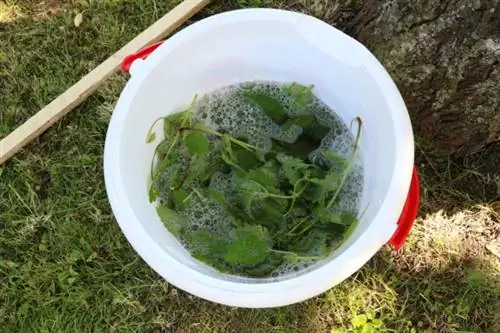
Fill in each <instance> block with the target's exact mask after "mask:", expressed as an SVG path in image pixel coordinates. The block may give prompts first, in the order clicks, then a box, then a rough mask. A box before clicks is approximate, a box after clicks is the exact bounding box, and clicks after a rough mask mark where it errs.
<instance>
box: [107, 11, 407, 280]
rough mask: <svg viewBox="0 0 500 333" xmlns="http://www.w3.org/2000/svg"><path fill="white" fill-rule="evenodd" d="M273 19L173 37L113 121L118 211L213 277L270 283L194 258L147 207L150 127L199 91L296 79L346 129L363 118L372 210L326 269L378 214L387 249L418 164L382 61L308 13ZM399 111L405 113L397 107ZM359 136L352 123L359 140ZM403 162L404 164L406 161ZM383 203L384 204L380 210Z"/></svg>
mask: <svg viewBox="0 0 500 333" xmlns="http://www.w3.org/2000/svg"><path fill="white" fill-rule="evenodd" d="M271 16H272V15H268V14H265V15H261V16H259V17H261V19H259V20H258V21H256V20H255V19H254V20H241V22H236V23H235V22H229V21H228V22H226V23H225V22H224V20H219V21H220V23H217V22H216V23H214V24H211V25H209V28H199V29H197V30H196V27H195V26H196V25H195V26H193V27H192V28H193V30H194V32H192V33H190V34H185V35H182V33H183V32H181V33H180V34H179V36H175V37H174V38H172V40H171V41H170V40H167V41H166V43H165V44H164V45H162V46H161V47H160V48H159V49H158V50H157V51H156V52H154V54H153V55H152V56H151V57H150V58H149V59H147V60H146V61H145V62H143V63H142V62H141V63H140V62H137V63H135V64H134V65H133V66H132V78H131V80H130V81H129V83H128V85H127V87H126V89H125V90H124V92H123V94H122V96H123V97H121V99H124V101H121V102H119V103H118V105H117V109H116V111H115V112H117V113H118V112H121V113H124V114H126V116H124V115H123V116H118V115H117V117H119V120H113V121H115V123H113V122H112V124H111V125H110V126H116V127H119V128H120V130H119V131H116V133H118V135H119V137H118V138H114V139H113V140H118V143H116V145H114V147H117V149H118V151H116V152H112V153H110V154H113V156H115V157H116V158H118V159H119V163H118V164H117V165H119V170H115V171H116V172H115V173H114V175H112V176H111V177H113V178H115V179H114V180H113V181H114V182H115V184H118V183H119V184H120V187H121V188H123V189H124V190H125V197H126V198H127V200H126V202H122V203H121V204H125V205H128V206H129V208H130V209H131V212H133V215H134V216H133V217H131V220H132V221H135V222H134V223H138V224H140V228H142V229H143V230H144V231H145V232H146V233H147V234H148V235H149V237H150V239H151V240H152V241H153V242H154V243H155V244H156V245H157V246H158V247H159V248H161V249H162V250H163V251H164V252H165V253H166V254H168V255H169V256H171V257H173V258H175V259H176V260H178V261H179V262H181V263H182V264H183V265H184V266H187V267H191V268H193V269H195V270H196V271H197V272H199V273H201V274H203V275H205V276H210V277H213V278H215V279H220V280H226V281H227V280H232V281H238V282H245V283H264V282H271V281H269V280H266V279H264V280H262V279H261V280H255V279H246V278H241V277H231V276H227V275H222V274H220V273H218V272H216V271H215V270H213V269H211V268H210V267H208V266H205V265H204V264H201V263H199V262H198V261H196V260H194V259H193V258H191V256H190V255H189V253H188V252H187V251H186V250H185V249H184V248H183V247H182V246H181V245H180V244H179V243H178V242H177V240H176V239H175V238H174V237H173V236H172V235H170V234H169V233H168V231H167V230H166V229H165V227H164V226H163V225H162V223H161V222H160V220H159V218H158V217H157V214H156V211H155V205H154V204H151V203H149V201H148V191H147V184H148V178H149V177H150V166H151V161H152V159H153V153H154V149H155V146H156V145H157V144H158V143H159V142H160V140H161V138H162V131H161V124H160V125H159V126H157V131H156V132H157V136H158V137H157V140H156V141H155V142H154V143H152V144H146V142H145V138H146V135H147V132H148V129H149V128H150V126H151V124H152V123H153V122H154V121H155V120H156V119H157V118H158V117H162V116H165V115H166V114H168V113H172V112H175V111H179V110H181V109H184V108H186V106H188V105H189V103H190V102H191V101H192V98H193V96H194V95H195V94H203V93H206V92H208V91H211V90H213V89H217V88H220V87H224V86H227V85H230V84H234V83H239V82H244V81H253V80H272V81H282V82H292V81H296V82H299V83H302V84H314V85H315V90H314V92H315V94H316V95H317V96H318V97H320V98H321V99H322V100H323V101H324V102H325V103H327V104H328V105H329V106H330V107H331V108H332V109H333V110H335V111H336V113H337V114H338V115H339V116H340V117H341V118H342V119H343V120H344V121H345V123H346V124H350V123H351V121H352V120H353V119H354V118H355V117H357V116H360V117H361V118H362V120H363V131H362V136H361V143H360V147H361V151H362V163H363V165H364V189H363V195H362V200H361V207H362V209H364V208H366V212H365V214H364V215H363V218H362V220H361V222H360V224H359V226H358V227H357V229H356V231H355V232H354V233H353V235H352V236H351V237H350V238H349V240H348V241H347V242H346V243H345V244H344V245H343V246H342V247H341V248H340V249H339V250H338V251H336V252H335V253H334V254H333V255H332V256H331V257H330V258H329V259H328V260H325V261H324V262H322V263H320V264H319V265H320V266H322V265H325V264H327V263H332V261H335V258H337V257H338V256H339V255H341V254H342V253H344V252H345V251H349V249H350V248H351V247H352V245H353V244H355V243H356V242H358V241H359V239H360V237H361V236H362V235H363V234H364V233H365V232H366V230H367V229H368V228H369V226H370V225H371V224H372V223H373V222H374V219H375V217H377V214H380V212H381V211H384V212H385V213H384V214H385V216H378V221H379V222H378V223H379V228H375V229H373V228H372V230H371V235H370V239H373V242H375V243H377V244H378V247H377V246H375V248H376V249H378V248H380V246H382V244H384V243H385V242H387V241H388V239H389V238H390V236H391V235H392V232H393V231H394V228H395V224H396V221H397V217H398V215H399V212H400V211H401V208H402V203H403V202H404V196H405V195H406V193H407V190H408V185H409V175H410V174H411V166H412V164H413V159H412V158H413V157H412V156H413V138H412V133H411V127H409V126H408V124H409V120H408V117H407V114H406V109H405V108H404V104H403V103H402V100H401V98H400V96H399V94H398V93H397V90H396V88H395V86H394V85H393V83H392V81H391V80H390V78H389V76H388V75H387V73H386V72H385V71H384V70H383V68H382V67H381V66H380V64H379V63H378V62H377V61H376V60H375V58H374V57H373V56H372V55H371V54H370V53H369V52H368V50H366V49H365V48H364V47H363V46H361V45H360V44H359V43H357V42H356V41H354V40H353V39H350V38H348V37H347V36H345V35H344V34H342V33H341V32H338V31H337V30H335V29H333V28H331V27H325V24H324V23H322V22H320V21H318V20H315V19H310V18H308V17H305V16H300V17H299V19H289V18H287V19H282V20H280V19H273V18H271ZM211 19H214V18H211ZM214 21H216V20H214ZM176 37H178V38H176ZM170 43H172V44H170ZM169 44H170V45H169ZM125 94H127V96H124V95H125ZM401 106H402V109H397V108H401ZM123 108H126V110H124V109H123ZM356 129H357V126H356V125H353V126H352V131H353V133H354V132H355V131H356ZM402 142H403V143H402ZM398 144H399V146H398ZM401 145H406V146H408V149H410V150H411V151H409V152H408V154H404V156H403V155H401ZM107 148H108V147H107ZM110 156H111V155H110ZM408 156H411V158H410V157H408ZM402 157H403V158H404V159H405V161H401V158H402ZM399 167H404V168H407V169H408V170H407V172H406V171H405V172H406V173H408V177H406V176H405V177H406V178H407V179H406V178H405V177H403V178H401V179H400V181H401V182H402V183H403V184H401V186H400V187H401V192H402V193H400V195H401V196H402V197H403V198H402V199H400V200H399V202H398V201H396V202H394V203H393V205H394V206H395V207H394V208H393V209H392V208H390V207H389V206H390V205H391V203H388V202H387V194H388V192H389V188H390V186H394V182H395V181H398V180H395V179H394V177H396V176H395V175H397V174H398V173H397V172H396V171H397V170H398V168H399ZM112 172H113V171H110V173H112ZM406 173H405V174H406ZM117 177H119V179H118V178H117ZM404 182H406V183H407V184H404ZM391 184H392V185H391ZM383 206H387V207H385V209H383V208H384V207H383ZM114 210H116V209H115V207H114ZM384 219H385V220H386V221H383V220H384ZM376 249H375V251H376ZM373 254H374V253H371V254H370V255H369V256H372V255H373ZM353 260H355V258H353ZM362 264H363V263H361V265H362ZM316 268H317V267H316V266H313V267H312V268H311V269H316ZM358 268H359V267H358ZM302 273H303V272H299V273H297V274H302ZM294 277H295V275H290V276H285V277H283V278H281V279H291V278H294Z"/></svg>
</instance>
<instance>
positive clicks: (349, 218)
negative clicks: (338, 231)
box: [340, 212, 358, 226]
mask: <svg viewBox="0 0 500 333" xmlns="http://www.w3.org/2000/svg"><path fill="white" fill-rule="evenodd" d="M357 221H358V219H357V217H356V215H354V214H353V213H348V212H344V213H342V214H340V223H341V224H343V225H345V226H351V225H353V224H356V223H357Z"/></svg>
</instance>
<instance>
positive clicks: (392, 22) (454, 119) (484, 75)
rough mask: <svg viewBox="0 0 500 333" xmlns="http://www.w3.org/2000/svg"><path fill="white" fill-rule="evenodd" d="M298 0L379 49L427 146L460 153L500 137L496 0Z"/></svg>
mask: <svg viewBox="0 0 500 333" xmlns="http://www.w3.org/2000/svg"><path fill="white" fill-rule="evenodd" d="M300 2H301V4H302V9H303V10H304V11H306V12H309V13H310V14H313V15H316V16H318V17H320V18H322V19H323V20H325V21H328V22H329V23H331V24H333V25H335V26H337V27H338V28H340V29H341V30H343V31H345V32H346V33H348V34H349V35H351V36H352V37H354V38H356V39H357V40H359V41H360V42H362V43H363V44H364V45H366V46H367V47H368V48H369V49H370V50H371V51H372V52H373V53H374V54H375V55H376V56H377V58H378V59H379V60H380V62H381V63H382V64H383V65H384V66H385V67H386V69H387V70H388V72H389V73H390V74H391V76H392V78H393V79H394V81H395V82H396V84H397V86H398V87H399V89H400V91H401V93H402V95H403V98H404V100H405V102H406V105H407V107H408V109H409V112H410V115H411V118H412V123H413V127H414V130H415V132H416V133H417V134H418V135H419V137H420V138H421V139H423V142H425V144H426V145H427V147H434V148H437V150H439V151H442V152H445V153H449V154H455V155H456V156H460V155H461V156H464V155H469V154H471V153H474V152H477V151H479V150H481V149H483V148H485V147H486V146H487V145H489V144H491V143H493V142H498V141H500V0H483V1H481V0H444V1H441V0H414V1H410V0H393V1H380V0H379V1H377V0H365V1H361V0H353V1H323V0H302V1H300ZM328 8H331V9H330V10H328Z"/></svg>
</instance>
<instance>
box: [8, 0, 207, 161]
mask: <svg viewBox="0 0 500 333" xmlns="http://www.w3.org/2000/svg"><path fill="white" fill-rule="evenodd" d="M209 2H210V0H185V1H183V2H182V3H180V4H179V5H178V6H177V7H175V8H174V9H172V10H171V11H170V12H168V13H167V14H166V15H165V16H163V17H162V18H161V19H159V20H158V21H156V22H155V23H154V24H153V25H151V26H150V27H149V28H147V29H146V30H145V31H143V32H142V33H141V34H139V35H138V36H137V37H135V38H134V39H133V40H131V41H130V42H129V43H128V44H127V45H125V46H123V47H122V48H121V49H120V50H119V51H118V52H116V53H115V54H113V55H112V56H111V57H109V58H108V59H106V60H105V61H104V62H103V63H101V64H100V65H99V66H97V67H96V68H95V69H94V70H93V71H91V72H90V73H88V74H87V75H85V76H84V77H83V78H82V79H80V81H78V82H77V83H75V84H74V85H73V86H72V87H71V88H69V89H68V90H66V91H65V92H64V93H63V94H62V95H60V96H59V97H57V98H56V99H55V100H53V101H52V102H51V103H50V104H48V105H47V106H45V107H44V108H43V109H41V110H40V111H38V112H37V113H36V114H35V115H34V116H32V117H31V118H30V119H28V120H27V121H26V122H25V123H23V124H22V125H21V126H19V127H18V128H17V129H15V130H14V131H13V132H12V133H10V134H9V135H8V136H6V137H5V138H3V139H2V141H0V165H2V164H3V163H4V162H5V161H7V160H8V159H9V158H11V157H12V155H14V154H15V153H16V152H18V151H19V150H20V149H21V148H23V147H24V146H25V145H27V144H28V143H29V142H30V141H31V140H33V139H34V138H36V137H38V136H39V135H40V134H42V133H43V132H44V131H45V130H46V129H48V128H49V127H50V126H52V125H53V124H54V123H55V122H57V121H58V120H59V119H61V118H62V117H63V116H65V115H66V114H68V113H69V112H70V111H71V110H72V109H73V108H74V107H75V106H77V105H79V104H80V103H81V102H83V101H84V100H85V99H86V98H87V97H88V96H89V95H90V94H92V93H93V92H94V91H95V90H96V89H97V88H98V87H99V86H100V85H101V84H102V83H103V82H104V80H106V79H107V78H108V77H109V76H110V75H112V74H113V73H115V72H116V71H117V70H118V69H119V68H120V65H121V62H122V60H123V59H124V58H125V57H126V56H127V55H129V54H131V53H134V52H136V51H137V50H139V49H141V48H143V47H144V46H146V45H148V44H150V43H153V42H155V41H158V40H159V39H161V38H164V37H165V36H166V35H168V34H170V33H172V32H173V31H174V30H175V29H177V28H178V27H179V26H181V25H182V24H183V23H184V22H186V21H187V20H188V19H189V18H190V17H191V16H193V15H194V14H195V13H197V12H198V11H200V10H201V9H202V8H203V7H205V6H206V5H207V4H208V3H209Z"/></svg>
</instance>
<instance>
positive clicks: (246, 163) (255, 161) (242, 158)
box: [234, 148, 262, 171]
mask: <svg viewBox="0 0 500 333" xmlns="http://www.w3.org/2000/svg"><path fill="white" fill-rule="evenodd" d="M234 153H235V155H236V162H237V163H238V165H239V166H240V167H241V168H242V169H243V170H245V171H248V170H250V169H254V168H258V167H259V166H260V165H261V164H262V162H261V161H260V160H259V158H257V155H256V154H255V153H253V152H251V151H249V150H247V149H243V148H241V149H237V150H236V149H235V152H234Z"/></svg>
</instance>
